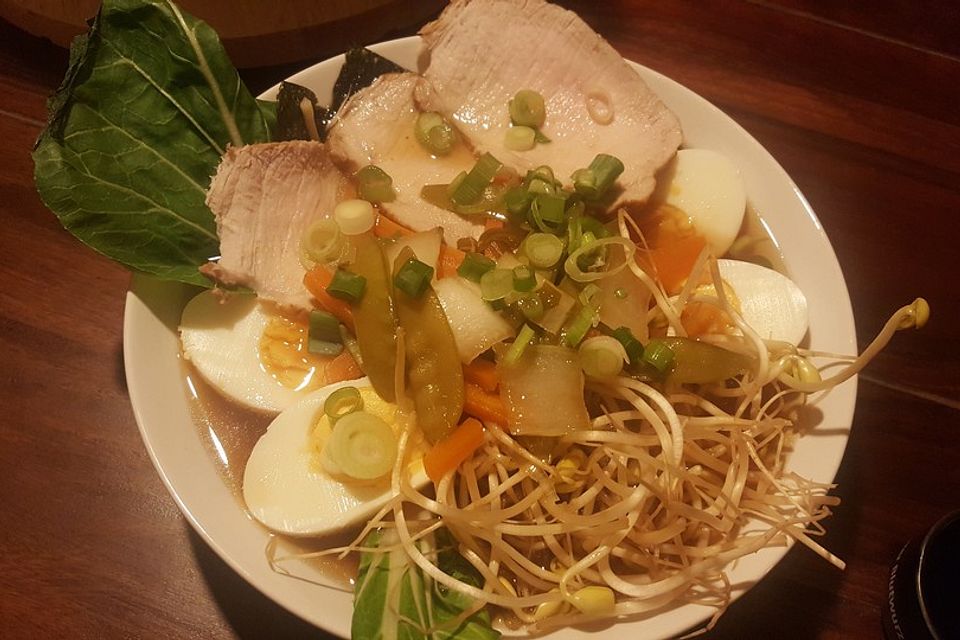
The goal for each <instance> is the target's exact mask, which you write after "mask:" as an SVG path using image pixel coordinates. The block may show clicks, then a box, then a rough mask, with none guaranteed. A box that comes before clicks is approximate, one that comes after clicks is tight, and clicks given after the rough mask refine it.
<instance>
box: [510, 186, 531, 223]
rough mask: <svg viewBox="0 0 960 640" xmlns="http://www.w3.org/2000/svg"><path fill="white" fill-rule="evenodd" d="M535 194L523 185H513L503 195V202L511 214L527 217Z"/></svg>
mask: <svg viewBox="0 0 960 640" xmlns="http://www.w3.org/2000/svg"><path fill="white" fill-rule="evenodd" d="M531 202H533V195H532V194H531V193H530V192H529V191H527V190H526V189H524V188H522V187H513V188H512V189H510V190H508V191H507V192H506V193H505V194H504V196H503V204H504V206H505V207H506V209H507V212H508V213H509V214H510V215H511V216H515V217H517V218H525V217H526V215H527V211H529V210H530V203H531Z"/></svg>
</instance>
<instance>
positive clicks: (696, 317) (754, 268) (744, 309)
mask: <svg viewBox="0 0 960 640" xmlns="http://www.w3.org/2000/svg"><path fill="white" fill-rule="evenodd" d="M717 266H718V267H719V270H720V278H721V279H722V280H723V286H724V289H725V293H726V295H727V299H728V300H729V302H730V304H731V306H733V307H734V308H735V309H736V310H737V311H738V312H739V313H740V315H741V316H742V317H743V320H744V322H746V324H747V325H748V326H749V327H750V328H751V329H753V330H754V331H755V332H756V333H757V335H759V336H760V338H762V339H764V340H777V341H780V342H788V343H790V344H792V345H797V344H799V343H800V341H801V340H803V336H804V335H805V334H806V333H807V327H808V325H809V319H810V318H809V313H808V310H807V298H806V296H804V295H803V292H802V291H801V290H800V287H798V286H797V285H796V283H794V282H793V280H791V279H790V278H788V277H787V276H785V275H783V274H782V273H780V272H779V271H774V270H773V269H770V268H767V267H763V266H761V265H758V264H754V263H752V262H744V261H742V260H718V261H717ZM693 293H694V295H703V296H711V297H715V296H716V295H717V291H716V287H715V286H714V284H712V283H710V284H701V285H699V286H698V287H696V288H695V289H694V291H693ZM681 320H682V322H683V325H684V327H685V328H686V330H687V333H688V335H690V336H693V337H697V336H699V335H703V334H709V333H727V332H734V333H739V331H737V330H735V328H734V326H733V322H732V320H730V318H729V317H728V316H727V314H725V313H722V312H720V311H719V310H718V309H717V308H716V307H714V306H713V305H712V304H711V305H699V304H697V303H692V304H689V305H687V307H686V308H685V309H684V310H683V313H682V315H681Z"/></svg>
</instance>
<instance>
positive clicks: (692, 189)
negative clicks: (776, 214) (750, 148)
mask: <svg viewBox="0 0 960 640" xmlns="http://www.w3.org/2000/svg"><path fill="white" fill-rule="evenodd" d="M665 202H666V204H668V205H671V206H674V207H676V208H678V209H680V210H681V211H683V212H684V213H685V214H686V215H687V216H689V218H690V222H691V223H692V225H693V226H694V228H695V229H696V230H697V232H698V233H699V234H700V235H702V236H703V238H704V239H705V240H706V242H707V244H708V245H709V246H710V248H711V250H712V251H713V254H714V255H715V256H722V255H723V254H725V253H726V252H727V250H729V249H730V245H732V244H733V241H734V239H735V238H736V237H737V233H739V232H740V225H741V224H742V223H743V215H744V212H745V211H746V208H747V192H746V188H745V187H744V184H743V179H742V178H741V177H740V172H739V171H738V170H737V167H736V165H734V164H733V162H731V161H730V159H729V158H727V157H726V156H724V155H722V154H720V153H718V152H716V151H711V150H709V149H681V150H680V151H678V152H677V155H676V158H675V159H674V161H673V164H672V165H671V168H670V170H669V184H668V185H667V186H666V196H665Z"/></svg>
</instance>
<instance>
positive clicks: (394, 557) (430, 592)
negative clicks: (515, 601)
mask: <svg viewBox="0 0 960 640" xmlns="http://www.w3.org/2000/svg"><path fill="white" fill-rule="evenodd" d="M398 542H399V537H398V536H397V534H396V532H395V531H394V530H392V529H389V530H385V531H374V532H371V533H370V535H368V536H367V539H366V540H365V541H364V546H366V547H373V548H376V551H369V552H365V553H363V554H361V556H360V571H359V574H358V576H357V583H356V588H355V590H354V607H353V623H352V627H351V637H352V638H354V639H355V640H360V639H363V640H386V639H388V638H397V639H399V640H496V639H497V638H499V637H500V633H499V632H497V631H495V630H494V629H493V627H492V626H491V624H490V614H489V613H488V612H487V611H486V609H481V610H480V611H478V612H477V613H474V614H473V615H471V616H470V617H468V618H467V619H466V620H464V621H463V622H461V623H460V624H459V625H457V626H453V623H454V622H455V621H456V619H457V618H458V617H459V616H460V615H461V614H462V613H463V612H464V611H467V610H469V609H470V608H471V607H472V605H473V602H472V600H471V598H469V597H468V596H465V595H463V594H461V593H460V592H458V591H454V590H452V589H448V588H446V587H445V586H443V585H441V584H438V583H436V582H434V581H433V579H431V578H430V577H429V576H427V575H425V574H424V573H423V572H422V571H421V570H420V568H419V567H418V566H417V565H416V564H414V563H413V562H412V561H411V560H410V558H409V557H408V556H407V554H406V553H405V552H404V551H403V550H402V549H400V548H399V547H398ZM418 548H419V549H420V550H421V551H422V552H423V553H424V555H425V556H427V557H428V558H429V557H432V556H433V557H436V562H437V566H438V567H439V568H440V570H441V571H443V572H444V573H446V574H447V575H450V576H453V577H454V578H457V579H458V580H461V581H462V582H464V583H466V584H469V585H471V586H475V587H479V586H481V585H482V578H481V576H480V574H479V573H478V572H477V571H476V569H474V568H473V566H472V565H470V563H469V562H467V561H466V560H465V559H464V558H463V557H462V556H461V555H460V554H459V553H457V550H456V541H455V540H454V539H453V536H451V535H450V533H449V532H447V531H446V530H445V529H441V530H439V531H438V532H437V533H436V534H435V535H433V536H427V537H425V538H423V539H422V540H421V541H420V542H418Z"/></svg>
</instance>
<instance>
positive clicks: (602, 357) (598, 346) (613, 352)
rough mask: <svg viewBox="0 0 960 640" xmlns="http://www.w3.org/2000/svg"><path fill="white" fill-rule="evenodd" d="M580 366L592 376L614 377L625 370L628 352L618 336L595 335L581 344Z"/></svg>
mask: <svg viewBox="0 0 960 640" xmlns="http://www.w3.org/2000/svg"><path fill="white" fill-rule="evenodd" d="M579 351H580V367H581V368H582V369H583V372H584V373H585V374H587V375H588V376H590V377H592V378H612V377H614V376H616V375H618V374H619V373H620V371H622V370H623V365H624V363H625V362H627V359H628V356H627V352H626V351H625V350H624V348H623V345H622V344H620V342H618V341H617V339H616V338H611V337H610V336H594V337H593V338H587V339H586V340H584V341H583V344H581V345H580V349H579Z"/></svg>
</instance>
